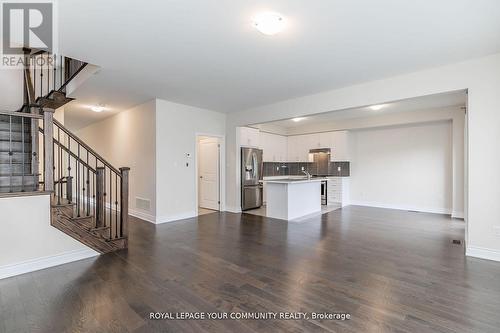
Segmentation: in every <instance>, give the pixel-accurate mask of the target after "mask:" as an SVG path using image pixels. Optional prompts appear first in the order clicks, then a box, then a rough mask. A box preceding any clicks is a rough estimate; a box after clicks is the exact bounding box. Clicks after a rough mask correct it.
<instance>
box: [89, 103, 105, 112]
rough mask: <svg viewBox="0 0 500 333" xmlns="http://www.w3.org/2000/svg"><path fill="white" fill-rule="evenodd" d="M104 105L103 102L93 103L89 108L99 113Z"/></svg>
mask: <svg viewBox="0 0 500 333" xmlns="http://www.w3.org/2000/svg"><path fill="white" fill-rule="evenodd" d="M104 106H105V105H104V104H99V105H94V106H91V107H90V110H92V111H94V112H97V113H99V112H102V111H104Z"/></svg>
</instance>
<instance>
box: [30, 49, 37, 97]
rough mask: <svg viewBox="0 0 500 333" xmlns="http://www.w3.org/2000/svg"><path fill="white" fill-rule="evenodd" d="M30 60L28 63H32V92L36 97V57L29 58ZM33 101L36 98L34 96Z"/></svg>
mask: <svg viewBox="0 0 500 333" xmlns="http://www.w3.org/2000/svg"><path fill="white" fill-rule="evenodd" d="M30 59H31V60H30V61H33V62H32V66H33V92H34V93H35V95H36V56H31V57H30ZM35 99H36V96H35ZM30 104H31V103H30Z"/></svg>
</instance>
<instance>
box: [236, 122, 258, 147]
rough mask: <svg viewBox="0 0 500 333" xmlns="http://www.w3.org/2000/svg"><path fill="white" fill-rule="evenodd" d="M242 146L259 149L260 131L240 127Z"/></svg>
mask: <svg viewBox="0 0 500 333" xmlns="http://www.w3.org/2000/svg"><path fill="white" fill-rule="evenodd" d="M238 131H239V135H240V145H241V146H242V147H251V148H259V137H260V131H259V130H258V129H255V128H250V127H239V128H238Z"/></svg>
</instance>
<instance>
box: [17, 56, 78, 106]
mask: <svg viewBox="0 0 500 333" xmlns="http://www.w3.org/2000/svg"><path fill="white" fill-rule="evenodd" d="M25 62H26V64H29V66H28V67H27V69H26V71H25V72H26V73H25V79H26V77H28V78H29V85H30V86H31V90H32V92H31V94H32V96H29V94H25V96H26V98H25V103H24V105H23V108H22V111H25V112H29V110H28V108H29V106H30V105H31V106H37V103H38V101H40V99H41V98H50V97H51V96H52V95H53V94H54V93H56V92H59V93H64V92H66V87H67V85H68V84H69V83H70V82H71V81H72V80H73V79H74V78H75V77H76V76H77V75H78V74H79V73H80V72H81V71H82V70H83V69H84V68H85V67H86V66H87V63H86V62H83V61H80V60H77V59H73V58H70V57H65V56H61V55H56V54H53V53H50V52H47V51H34V52H32V50H30V49H25ZM25 85H26V84H25ZM28 96H29V98H28Z"/></svg>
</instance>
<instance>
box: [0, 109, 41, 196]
mask: <svg viewBox="0 0 500 333" xmlns="http://www.w3.org/2000/svg"><path fill="white" fill-rule="evenodd" d="M42 118H43V117H42V115H40V114H30V113H21V112H11V111H0V119H1V123H0V126H2V128H1V129H0V130H1V135H2V146H1V149H0V155H1V156H0V158H1V164H0V168H1V171H0V175H1V176H3V177H2V183H1V184H0V187H1V188H2V192H3V193H14V192H33V191H38V190H39V183H38V177H39V174H38V169H37V168H36V169H34V168H33V165H32V164H31V161H32V159H34V158H35V157H36V156H33V155H32V154H36V153H34V152H33V151H32V147H31V123H32V122H36V124H37V126H38V123H39V122H40V121H42ZM5 180H6V181H7V182H5Z"/></svg>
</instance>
